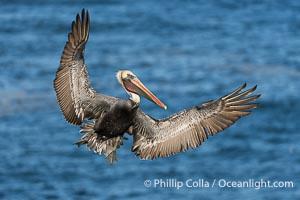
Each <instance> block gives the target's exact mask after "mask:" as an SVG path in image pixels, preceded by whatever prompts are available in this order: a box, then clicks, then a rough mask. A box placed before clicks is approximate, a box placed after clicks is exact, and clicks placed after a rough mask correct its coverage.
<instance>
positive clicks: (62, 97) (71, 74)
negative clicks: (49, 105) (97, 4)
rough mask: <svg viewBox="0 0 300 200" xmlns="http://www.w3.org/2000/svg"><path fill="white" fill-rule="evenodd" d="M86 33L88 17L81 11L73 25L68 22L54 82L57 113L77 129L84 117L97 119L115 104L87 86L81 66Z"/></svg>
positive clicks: (83, 67) (86, 75)
mask: <svg viewBox="0 0 300 200" xmlns="http://www.w3.org/2000/svg"><path fill="white" fill-rule="evenodd" d="M89 31H90V18H89V13H88V11H86V12H85V11H84V9H83V10H82V14H81V20H80V16H79V14H78V15H77V16H76V22H75V21H73V22H72V32H71V33H69V35H68V41H67V42H66V45H65V48H64V51H63V54H62V56H61V60H60V67H59V68H58V70H57V72H56V77H55V80H54V89H55V91H56V95H57V100H58V102H59V105H60V108H61V111H62V113H63V115H64V116H65V119H66V120H67V121H68V122H69V123H71V124H74V125H80V124H81V123H82V122H83V120H84V118H86V117H87V118H95V117H97V116H99V115H100V114H101V112H103V111H105V110H107V109H108V108H109V106H110V102H111V101H114V100H115V98H113V97H108V96H104V95H102V94H96V93H95V91H94V90H93V89H92V87H91V86H90V83H89V79H88V72H87V69H86V65H85V63H84V49H85V44H86V43H87V41H88V38H89Z"/></svg>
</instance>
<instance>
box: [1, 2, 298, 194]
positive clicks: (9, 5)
mask: <svg viewBox="0 0 300 200" xmlns="http://www.w3.org/2000/svg"><path fill="white" fill-rule="evenodd" d="M83 7H84V8H86V9H88V10H89V12H90V16H91V33H90V38H89V42H88V44H87V46H86V63H87V65H88V71H89V74H90V80H91V84H92V85H93V87H94V88H95V89H96V90H97V91H98V92H101V93H105V94H108V95H113V96H118V97H123V98H127V94H126V93H125V92H124V91H123V89H122V87H121V86H120V85H119V84H118V83H117V81H116V80H115V71H117V70H119V69H130V70H132V71H134V72H135V74H137V75H138V76H139V77H140V79H141V80H142V81H143V82H144V83H145V85H147V86H148V87H149V88H150V89H151V90H152V91H154V93H155V94H156V95H157V96H158V97H159V98H160V99H162V100H163V101H164V102H165V103H166V104H167V105H168V110H167V111H164V110H163V109H161V108H159V107H156V106H155V105H154V104H152V103H149V102H147V101H146V100H144V99H143V100H142V103H141V107H142V109H143V110H144V111H145V112H147V113H149V114H150V115H152V116H153V117H155V118H163V117H166V116H168V115H170V114H173V113H175V112H178V111H180V110H182V109H184V108H189V107H191V106H193V105H197V104H200V103H202V102H205V101H208V100H211V99H216V98H219V97H221V96H223V95H225V94H227V93H228V92H230V91H231V90H233V89H235V88H237V87H238V86H240V85H241V84H242V83H244V82H247V83H248V86H249V87H250V86H252V85H255V84H257V85H258V89H257V93H261V94H262V97H261V98H260V100H259V102H260V103H261V106H260V107H259V108H258V109H256V110H255V111H254V112H253V114H252V115H250V116H247V117H245V118H243V119H241V120H240V121H238V123H237V124H235V125H234V126H232V127H231V128H230V129H228V130H225V131H224V132H223V133H221V134H218V135H216V136H214V137H211V138H210V139H209V140H208V141H206V142H205V143H204V144H203V145H202V146H201V147H200V148H197V149H195V150H190V151H188V152H185V153H181V154H179V155H176V156H173V157H170V158H165V159H157V160H154V161H142V160H140V159H139V158H137V157H135V155H134V154H133V153H131V152H130V147H131V144H132V139H130V140H129V141H126V142H125V145H124V146H123V147H122V148H120V149H119V150H118V158H119V162H118V163H116V164H114V165H112V166H110V165H109V164H108V163H107V162H106V160H105V159H104V157H103V156H99V155H97V154H94V153H92V152H89V151H88V150H87V149H86V148H76V146H74V145H73V142H75V141H77V140H79V139H80V137H81V135H80V134H79V133H78V131H79V127H75V126H72V125H69V124H67V122H66V121H65V120H64V119H63V116H62V114H61V112H60V110H59V107H58V104H57V102H56V97H55V93H54V90H53V87H52V85H53V83H52V81H53V79H54V76H55V71H56V69H57V67H58V65H59V59H60V56H61V53H62V50H63V47H64V44H65V41H66V39H67V33H68V32H69V31H70V24H71V22H72V21H73V20H74V18H75V15H76V14H77V13H78V12H80V11H81V9H82V8H83ZM299 10H300V3H298V2H297V1H225V0H224V1H222V0H220V1H151V2H150V1H66V0H65V1H61V0H60V1H58V0H56V1H50V0H49V1H30V3H26V2H25V1H14V0H10V1H5V0H4V1H2V2H1V6H0V21H1V26H0V46H1V47H0V55H1V56H0V94H1V96H2V98H1V99H0V111H1V112H0V121H1V122H0V132H1V139H0V157H1V162H0V198H1V199H120V198H125V199H154V198H156V199H166V198H170V199H182V198H185V199H216V198H219V199H272V200H273V199H297V198H299V197H300V189H299V184H300V176H299V174H300V168H299V164H300V157H299V153H300V148H299V141H300V135H299V128H300V127H299V126H300V125H299V115H300V106H299V100H300V95H299V85H300V67H299V66H300V51H299V49H300V12H299ZM156 179H157V180H160V179H161V181H168V180H171V179H172V180H175V182H176V181H177V182H180V181H183V182H185V181H186V180H188V179H192V180H194V181H198V180H200V179H201V180H205V181H207V182H209V184H210V186H211V185H212V183H213V181H214V180H216V181H217V182H218V180H220V179H225V180H228V181H245V180H249V179H252V180H254V181H259V180H261V179H263V180H270V181H292V182H293V184H294V187H293V188H261V189H254V188H229V187H225V188H223V187H220V186H218V185H216V186H215V187H213V188H212V187H209V188H205V187H194V188H188V187H182V188H180V189H176V188H172V187H166V185H165V187H162V186H163V185H162V186H159V185H157V186H156V187H155V186H154V183H155V180H156ZM146 180H150V181H151V184H152V185H151V186H150V187H149V188H147V187H145V186H144V182H145V181H146ZM169 186H170V185H169ZM171 186H172V185H171Z"/></svg>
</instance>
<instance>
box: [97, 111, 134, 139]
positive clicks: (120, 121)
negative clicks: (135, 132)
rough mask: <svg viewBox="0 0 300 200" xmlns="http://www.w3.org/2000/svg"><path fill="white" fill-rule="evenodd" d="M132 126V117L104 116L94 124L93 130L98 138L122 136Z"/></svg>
mask: <svg viewBox="0 0 300 200" xmlns="http://www.w3.org/2000/svg"><path fill="white" fill-rule="evenodd" d="M131 125H132V117H131V116H128V115H127V116H126V115H109V113H108V114H106V115H104V116H103V117H102V119H99V120H98V121H97V123H96V124H95V127H94V130H95V132H96V133H97V134H98V136H106V137H116V136H122V135H123V134H124V133H125V132H126V131H127V130H128V128H129V127H130V126H131Z"/></svg>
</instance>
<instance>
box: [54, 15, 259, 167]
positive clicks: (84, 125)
mask: <svg viewBox="0 0 300 200" xmlns="http://www.w3.org/2000/svg"><path fill="white" fill-rule="evenodd" d="M89 31H90V17H89V13H88V11H86V12H85V10H84V9H83V10H82V14H81V18H80V16H79V14H77V16H76V20H75V21H73V23H72V32H70V33H69V35H68V40H67V42H66V45H65V47H64V50H63V54H62V56H61V60H60V66H59V68H58V70H57V72H56V77H55V80H54V89H55V91H56V95H57V100H58V103H59V106H60V109H61V112H62V113H63V115H64V117H65V119H66V121H67V122H69V123H71V124H73V125H81V130H80V132H81V133H83V134H84V135H83V137H82V138H81V140H80V141H78V142H76V143H75V144H77V145H78V146H80V145H83V144H86V146H87V148H88V149H90V150H93V151H94V152H96V153H99V154H104V155H105V157H106V159H107V160H108V162H109V163H113V162H116V161H117V156H116V150H117V149H118V148H119V147H120V146H121V145H122V144H123V140H124V139H127V138H126V137H125V136H124V134H125V133H128V134H129V135H132V136H133V145H132V148H131V151H132V152H134V153H135V154H136V155H137V156H139V157H140V158H141V159H144V160H146V159H156V158H160V157H168V156H171V155H174V154H178V153H179V152H182V151H187V150H188V149H194V148H196V147H198V146H200V145H201V144H202V143H203V142H204V141H205V140H206V139H207V138H208V136H212V135H214V134H217V133H218V132H221V131H223V130H224V129H225V128H227V127H229V126H230V125H232V124H234V123H235V122H236V121H237V120H238V119H239V118H241V117H242V116H245V115H249V114H250V113H251V110H252V109H253V108H256V107H257V106H258V103H255V102H254V103H253V101H254V100H256V99H257V98H259V96H260V95H252V96H250V94H251V93H253V92H254V91H255V89H256V86H255V87H252V88H250V89H248V90H246V91H245V90H244V88H245V87H246V84H245V83H244V84H243V85H242V86H241V87H239V88H238V89H236V90H234V91H233V92H231V93H230V94H228V95H225V96H223V97H222V98H220V99H217V100H214V101H208V102H206V103H203V104H201V105H197V106H194V107H192V108H190V109H188V110H183V111H181V112H179V113H176V114H174V115H172V116H170V117H168V118H166V119H162V120H157V119H154V118H152V117H151V116H149V115H147V114H145V113H144V112H143V111H142V110H141V109H140V108H139V105H140V96H139V95H141V96H143V97H145V98H147V99H148V100H150V101H152V102H154V103H155V104H157V105H158V106H160V107H162V108H164V109H166V108H167V106H166V105H165V104H164V103H162V102H161V101H160V100H159V99H158V98H157V97H156V96H155V95H154V94H153V93H152V92H151V91H150V90H149V89H147V88H146V86H145V85H144V84H143V83H142V82H141V81H140V80H139V79H138V78H137V76H136V75H135V74H134V73H132V72H131V71H128V70H122V71H118V72H117V74H116V76H117V79H118V81H119V83H120V84H121V85H122V87H123V88H124V90H125V91H126V92H127V93H128V95H129V99H121V98H116V97H111V96H106V95H104V94H99V93H96V92H95V90H94V89H93V88H92V87H91V86H90V83H89V79H88V73H87V68H86V64H85V62H84V50H85V45H86V43H87V41H88V38H89Z"/></svg>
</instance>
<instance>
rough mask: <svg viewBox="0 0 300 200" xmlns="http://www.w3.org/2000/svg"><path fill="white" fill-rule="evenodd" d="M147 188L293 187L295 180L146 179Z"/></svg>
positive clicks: (257, 188)
mask: <svg viewBox="0 0 300 200" xmlns="http://www.w3.org/2000/svg"><path fill="white" fill-rule="evenodd" d="M144 186H145V187H147V188H150V187H153V188H175V189H181V188H215V187H218V188H253V189H256V190H259V189H262V188H293V187H294V182H293V181H291V180H265V179H258V180H255V179H247V180H229V179H222V178H221V179H213V180H205V179H201V178H200V179H186V180H177V179H152V180H150V179H147V180H145V181H144Z"/></svg>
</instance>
